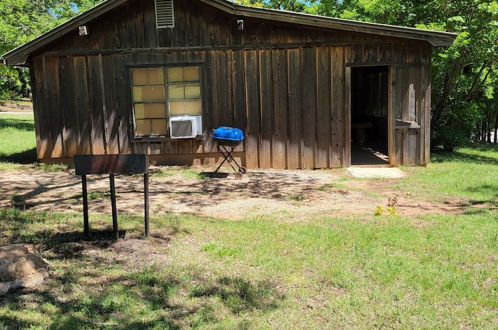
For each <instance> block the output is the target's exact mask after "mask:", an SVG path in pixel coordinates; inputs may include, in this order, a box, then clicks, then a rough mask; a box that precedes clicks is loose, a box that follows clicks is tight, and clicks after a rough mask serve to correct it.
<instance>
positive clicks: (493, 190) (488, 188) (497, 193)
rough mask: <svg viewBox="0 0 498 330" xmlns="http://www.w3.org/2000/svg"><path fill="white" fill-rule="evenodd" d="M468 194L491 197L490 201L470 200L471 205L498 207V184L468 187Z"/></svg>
mask: <svg viewBox="0 0 498 330" xmlns="http://www.w3.org/2000/svg"><path fill="white" fill-rule="evenodd" d="M465 190H466V191H468V192H471V193H476V194H481V195H484V196H489V199H483V200H470V204H472V205H479V204H491V205H494V206H498V184H483V185H479V186H473V187H468V188H467V189H465Z"/></svg>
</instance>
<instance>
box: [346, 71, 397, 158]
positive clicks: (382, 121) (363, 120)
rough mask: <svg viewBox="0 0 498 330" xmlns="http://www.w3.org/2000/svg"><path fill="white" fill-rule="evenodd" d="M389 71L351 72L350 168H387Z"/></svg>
mask: <svg viewBox="0 0 498 330" xmlns="http://www.w3.org/2000/svg"><path fill="white" fill-rule="evenodd" d="M387 79H388V67H387V66H375V67H357V68H352V70H351V164H352V165H382V164H388V163H389V159H388V157H387V154H388V145H387V141H388V137H387V133H388V129H387V114H388V110H387V106H388V104H387V99H388V82H387Z"/></svg>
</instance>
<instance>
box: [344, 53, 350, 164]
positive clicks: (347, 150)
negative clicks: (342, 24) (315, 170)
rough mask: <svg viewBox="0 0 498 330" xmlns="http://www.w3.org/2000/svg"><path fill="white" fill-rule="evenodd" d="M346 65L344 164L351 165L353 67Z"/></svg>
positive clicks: (346, 54)
mask: <svg viewBox="0 0 498 330" xmlns="http://www.w3.org/2000/svg"><path fill="white" fill-rule="evenodd" d="M344 51H345V53H344V55H345V57H344V58H347V57H348V49H346V48H345V49H344ZM343 67H344V156H343V159H344V161H343V162H344V163H343V166H351V68H350V67H346V63H345V62H343Z"/></svg>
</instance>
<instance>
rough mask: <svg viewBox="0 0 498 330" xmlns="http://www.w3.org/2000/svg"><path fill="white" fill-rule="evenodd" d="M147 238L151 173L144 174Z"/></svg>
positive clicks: (146, 233)
mask: <svg viewBox="0 0 498 330" xmlns="http://www.w3.org/2000/svg"><path fill="white" fill-rule="evenodd" d="M144 199H145V203H144V208H145V236H146V237H147V236H149V173H144Z"/></svg>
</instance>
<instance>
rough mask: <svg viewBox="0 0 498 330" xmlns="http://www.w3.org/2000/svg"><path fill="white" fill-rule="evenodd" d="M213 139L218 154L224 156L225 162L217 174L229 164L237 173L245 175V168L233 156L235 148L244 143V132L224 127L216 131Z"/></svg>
mask: <svg viewBox="0 0 498 330" xmlns="http://www.w3.org/2000/svg"><path fill="white" fill-rule="evenodd" d="M213 139H214V140H215V141H216V144H217V149H218V152H219V153H220V154H221V155H222V156H223V161H222V162H221V164H220V165H219V166H218V168H217V169H216V171H214V172H215V173H217V172H218V171H219V170H220V168H221V166H222V165H223V164H224V163H225V162H228V164H229V165H230V166H231V167H232V169H233V170H234V171H235V172H238V173H245V172H246V169H245V167H243V166H242V165H240V164H239V163H238V162H237V160H235V158H234V157H233V156H232V154H233V152H234V150H235V148H237V147H238V146H239V145H240V144H241V143H242V142H243V141H244V132H243V131H242V130H241V129H239V128H232V127H225V126H222V127H219V128H217V129H215V130H214V132H213Z"/></svg>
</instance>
